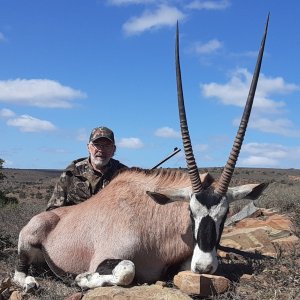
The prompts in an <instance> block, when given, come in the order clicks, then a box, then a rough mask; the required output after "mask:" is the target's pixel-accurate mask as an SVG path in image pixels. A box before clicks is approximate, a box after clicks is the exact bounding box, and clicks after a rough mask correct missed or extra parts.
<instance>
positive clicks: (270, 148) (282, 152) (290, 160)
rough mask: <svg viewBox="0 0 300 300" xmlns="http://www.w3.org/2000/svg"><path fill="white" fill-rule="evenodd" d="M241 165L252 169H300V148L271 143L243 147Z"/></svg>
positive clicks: (250, 144) (251, 144) (249, 144)
mask: <svg viewBox="0 0 300 300" xmlns="http://www.w3.org/2000/svg"><path fill="white" fill-rule="evenodd" d="M241 155H242V157H241V158H240V159H239V164H240V165H244V166H252V167H279V166H280V167H282V168H299V167H300V147H287V146H283V145H279V144H270V143H248V144H245V145H243V148H242V152H241Z"/></svg>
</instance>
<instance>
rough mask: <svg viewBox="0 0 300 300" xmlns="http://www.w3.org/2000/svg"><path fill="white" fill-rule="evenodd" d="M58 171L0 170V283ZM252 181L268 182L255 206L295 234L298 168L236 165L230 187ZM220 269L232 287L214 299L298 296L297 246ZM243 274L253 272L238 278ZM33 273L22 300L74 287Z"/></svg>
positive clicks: (299, 209) (299, 225)
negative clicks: (290, 225)
mask: <svg viewBox="0 0 300 300" xmlns="http://www.w3.org/2000/svg"><path fill="white" fill-rule="evenodd" d="M2 163H3V162H2V161H1V167H2ZM206 171H209V172H210V173H211V174H212V175H213V176H214V177H215V178H218V176H219V175H220V173H221V169H220V168H208V169H207V170H206ZM3 175H4V176H3ZM59 175H60V171H54V170H19V169H2V168H1V169H0V178H1V180H0V192H1V193H0V199H1V202H0V281H1V279H3V278H6V277H8V276H11V275H12V274H13V270H14V263H15V260H16V252H17V239H18V233H19V231H20V229H21V228H22V227H23V226H24V225H25V224H26V223H27V222H28V220H29V219H30V218H31V217H32V216H33V215H35V214H37V213H39V212H41V211H43V210H44V209H45V207H46V203H47V201H48V199H49V197H50V196H51V193H52V190H53V188H54V185H55V182H56V180H57V179H58V177H59ZM254 182H256V183H257V182H268V183H269V186H268V187H267V188H266V190H265V191H264V194H263V195H262V196H261V197H260V199H259V200H258V201H257V205H258V206H260V207H265V208H276V209H278V210H279V211H280V212H282V213H286V214H288V215H289V216H291V217H292V218H293V221H294V223H295V228H296V229H295V230H296V234H297V235H298V236H300V170H294V169H289V170H284V169H246V168H237V169H236V170H235V173H234V177H233V180H232V183H231V185H240V184H245V183H254ZM2 199H15V200H13V201H3V200H2ZM243 204H244V202H243V203H237V204H235V207H234V208H232V209H235V210H238V209H239V206H242V205H243ZM31 271H32V272H33V273H34V272H36V270H34V269H32V270H31ZM220 272H221V273H224V274H225V275H226V276H228V277H229V278H230V279H232V280H233V285H232V287H231V289H230V291H228V292H227V293H225V294H223V295H220V296H218V297H215V298H214V299H218V300H227V299H234V300H239V299H247V300H250V299H253V300H254V299H278V300H279V299H280V300H281V299H300V294H299V293H300V291H299V286H300V245H296V246H293V247H291V249H290V251H285V252H282V251H281V250H280V249H278V257H277V259H272V260H270V259H265V258H259V256H258V258H255V259H254V258H243V257H239V256H238V255H230V259H227V260H226V261H222V263H221V266H220ZM243 274H253V275H254V276H253V277H252V278H251V279H249V280H245V279H243V280H242V281H240V280H239V278H240V277H241V275H243ZM36 275H37V280H38V281H39V282H40V284H41V287H40V289H39V290H38V291H36V292H35V293H34V294H31V295H27V296H26V297H24V299H46V300H49V299H56V300H58V299H64V298H65V297H66V296H68V295H71V294H73V293H74V292H76V291H78V289H77V288H76V287H69V286H66V285H64V284H63V283H62V282H61V281H60V280H58V279H56V278H55V276H53V275H52V273H51V271H49V270H48V269H47V268H45V269H42V270H39V271H38V272H36ZM170 285H171V283H170Z"/></svg>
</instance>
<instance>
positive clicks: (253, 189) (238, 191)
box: [227, 183, 268, 202]
mask: <svg viewBox="0 0 300 300" xmlns="http://www.w3.org/2000/svg"><path fill="white" fill-rule="evenodd" d="M267 186H268V183H258V184H257V183H253V184H245V185H240V186H235V187H229V188H228V191H227V196H228V200H229V202H234V201H236V200H241V199H250V200H255V199H257V198H258V197H259V196H260V195H261V194H262V192H263V191H264V189H265V188H266V187H267Z"/></svg>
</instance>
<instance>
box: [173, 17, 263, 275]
mask: <svg viewBox="0 0 300 300" xmlns="http://www.w3.org/2000/svg"><path fill="white" fill-rule="evenodd" d="M268 23H269V15H268V18H267V22H266V26H265V31H264V35H263V39H262V42H261V47H260V50H259V54H258V58H257V63H256V67H255V70H254V74H253V78H252V82H251V86H250V90H249V94H248V98H247V102H246V105H245V108H244V113H243V116H242V119H241V122H240V126H239V128H238V132H237V135H236V137H235V140H234V143H233V147H232V150H231V152H230V155H229V158H228V161H227V163H226V165H225V167H224V169H223V172H222V175H221V177H220V180H219V181H218V183H217V185H216V186H215V187H209V188H205V187H204V185H203V184H202V182H201V179H200V176H199V172H198V168H197V165H196V162H195V158H194V154H193V150H192V144H191V140H190V135H189V130H188V125H187V118H186V113H185V106H184V97H183V89H182V80H181V70H180V61H179V32H178V23H177V31H176V46H175V59H176V81H177V94H178V109H179V119H180V128H181V135H182V141H183V146H184V151H185V157H186V162H187V168H188V172H189V176H190V181H191V184H192V193H191V195H190V201H189V203H190V204H189V206H190V214H191V220H192V224H193V237H194V251H193V256H192V261H191V269H192V271H193V272H197V273H214V272H215V271H216V269H217V267H218V261H217V249H216V248H217V245H218V243H219V241H220V238H221V234H222V231H223V226H224V222H225V219H226V215H227V212H228V208H229V200H228V198H227V196H226V193H227V190H228V188H229V184H230V181H231V178H232V175H233V172H234V169H235V165H236V162H237V159H238V156H239V153H240V150H241V147H242V143H243V140H244V136H245V133H246V128H247V124H248V121H249V117H250V113H251V109H252V104H253V99H254V95H255V90H256V86H257V82H258V77H259V72H260V67H261V62H262V57H263V52H264V46H265V40H266V36H267V29H268Z"/></svg>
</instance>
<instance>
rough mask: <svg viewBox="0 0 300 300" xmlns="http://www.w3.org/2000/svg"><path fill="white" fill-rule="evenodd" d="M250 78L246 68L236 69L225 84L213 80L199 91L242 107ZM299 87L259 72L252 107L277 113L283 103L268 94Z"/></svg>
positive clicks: (289, 90) (292, 90)
mask: <svg viewBox="0 0 300 300" xmlns="http://www.w3.org/2000/svg"><path fill="white" fill-rule="evenodd" d="M251 80H252V75H251V73H250V72H249V71H248V70H246V69H238V70H237V71H235V72H234V73H233V74H232V77H231V78H230V80H229V82H227V83H225V84H218V83H215V82H212V83H208V84H202V85H201V91H202V94H203V95H204V96H205V97H207V98H211V97H215V98H218V99H219V100H220V101H221V102H222V103H223V104H227V105H235V106H240V107H244V105H245V102H246V99H247V96H248V92H249V87H250V83H251ZM299 88H300V87H299V86H297V85H295V84H290V83H286V82H285V81H284V79H283V78H281V77H276V78H267V77H266V76H264V75H263V74H260V78H259V82H258V85H257V90H256V94H255V101H254V104H253V107H256V108H257V109H259V110H260V111H261V112H264V113H278V112H279V109H281V108H282V107H284V106H285V103H284V102H283V101H274V100H272V99H270V95H271V94H275V93H280V94H286V93H291V92H294V91H296V90H299Z"/></svg>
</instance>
